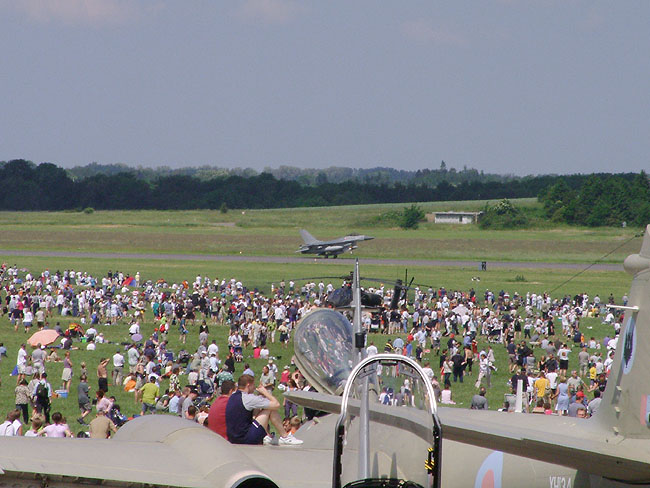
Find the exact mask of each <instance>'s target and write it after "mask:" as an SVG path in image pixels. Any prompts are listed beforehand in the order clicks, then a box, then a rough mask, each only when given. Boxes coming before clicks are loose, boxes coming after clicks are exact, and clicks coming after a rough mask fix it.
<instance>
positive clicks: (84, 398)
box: [77, 374, 92, 425]
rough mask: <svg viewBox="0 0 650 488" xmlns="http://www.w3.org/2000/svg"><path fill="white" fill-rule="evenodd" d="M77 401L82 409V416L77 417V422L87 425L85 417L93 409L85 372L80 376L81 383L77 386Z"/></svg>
mask: <svg viewBox="0 0 650 488" xmlns="http://www.w3.org/2000/svg"><path fill="white" fill-rule="evenodd" d="M77 403H78V404H79V410H80V411H81V417H79V418H78V419H77V422H79V423H80V424H82V425H86V421H85V420H84V419H85V418H86V416H87V415H88V414H89V413H90V411H91V410H92V405H91V404H90V395H89V387H88V378H87V377H86V375H85V374H82V375H81V376H80V377H79V385H78V386H77Z"/></svg>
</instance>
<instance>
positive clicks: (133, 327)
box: [129, 322, 140, 337]
mask: <svg viewBox="0 0 650 488" xmlns="http://www.w3.org/2000/svg"><path fill="white" fill-rule="evenodd" d="M139 333H140V325H139V324H138V323H137V322H133V323H132V324H131V326H130V327H129V334H131V337H133V336H134V335H135V334H139Z"/></svg>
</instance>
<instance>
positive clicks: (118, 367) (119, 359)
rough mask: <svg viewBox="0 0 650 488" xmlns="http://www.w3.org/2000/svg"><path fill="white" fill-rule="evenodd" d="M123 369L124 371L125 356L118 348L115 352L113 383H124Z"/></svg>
mask: <svg viewBox="0 0 650 488" xmlns="http://www.w3.org/2000/svg"><path fill="white" fill-rule="evenodd" d="M123 371H124V356H123V355H122V353H121V352H120V350H119V349H118V350H117V351H116V352H115V354H113V373H112V379H113V384H114V385H116V386H119V385H121V384H122V379H123Z"/></svg>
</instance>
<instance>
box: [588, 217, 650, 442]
mask: <svg viewBox="0 0 650 488" xmlns="http://www.w3.org/2000/svg"><path fill="white" fill-rule="evenodd" d="M624 267H625V271H626V272H628V273H629V274H631V275H633V276H634V278H633V279H632V285H631V287H630V294H629V301H628V303H627V306H626V307H620V308H623V310H622V311H623V312H624V313H625V321H624V323H623V328H622V329H621V333H620V335H619V339H618V344H617V347H616V356H615V360H614V362H613V364H612V369H611V372H610V375H609V378H608V381H607V389H606V390H605V394H604V396H603V400H602V403H601V405H600V408H599V409H598V411H597V412H596V416H595V420H597V422H598V423H599V424H600V425H601V426H602V427H605V428H607V429H608V430H609V432H610V434H614V435H616V436H619V435H620V436H622V437H629V438H640V439H648V438H650V381H649V379H650V225H648V226H647V227H646V230H645V234H644V236H643V244H642V245H641V252H640V253H639V254H632V255H630V256H628V257H627V259H626V260H625V264H624Z"/></svg>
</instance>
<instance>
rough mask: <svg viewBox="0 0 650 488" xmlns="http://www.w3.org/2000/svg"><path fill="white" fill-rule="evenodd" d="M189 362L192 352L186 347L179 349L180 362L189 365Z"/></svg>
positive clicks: (182, 364)
mask: <svg viewBox="0 0 650 488" xmlns="http://www.w3.org/2000/svg"><path fill="white" fill-rule="evenodd" d="M189 362H190V353H189V352H187V351H186V350H185V349H181V350H180V351H178V364H180V365H181V366H185V367H187V365H188V363H189Z"/></svg>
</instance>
